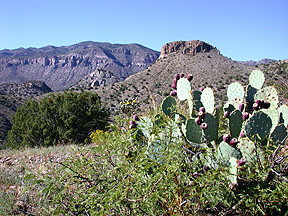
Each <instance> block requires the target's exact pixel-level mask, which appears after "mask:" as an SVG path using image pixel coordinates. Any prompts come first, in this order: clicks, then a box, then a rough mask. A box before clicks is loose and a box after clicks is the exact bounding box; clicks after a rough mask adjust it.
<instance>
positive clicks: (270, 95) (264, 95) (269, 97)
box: [254, 86, 279, 109]
mask: <svg viewBox="0 0 288 216" xmlns="http://www.w3.org/2000/svg"><path fill="white" fill-rule="evenodd" d="M254 100H264V101H265V102H269V103H270V108H269V109H271V108H274V109H277V108H278V102H279V100H278V93H277V90H276V89H275V88H274V87H272V86H267V87H265V88H263V89H260V90H259V91H257V93H256V94H255V95H254Z"/></svg>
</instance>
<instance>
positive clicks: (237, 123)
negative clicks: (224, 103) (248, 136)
mask: <svg viewBox="0 0 288 216" xmlns="http://www.w3.org/2000/svg"><path fill="white" fill-rule="evenodd" d="M242 123H243V119H242V113H241V112H240V111H239V110H238V109H237V110H235V111H233V112H232V113H231V114H230V118H229V130H230V134H231V137H238V136H239V134H240V132H241V129H242Z"/></svg>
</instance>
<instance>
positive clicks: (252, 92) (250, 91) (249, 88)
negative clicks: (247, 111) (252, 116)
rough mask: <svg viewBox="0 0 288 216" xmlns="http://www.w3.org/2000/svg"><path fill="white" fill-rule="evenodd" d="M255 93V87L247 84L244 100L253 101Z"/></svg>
mask: <svg viewBox="0 0 288 216" xmlns="http://www.w3.org/2000/svg"><path fill="white" fill-rule="evenodd" d="M256 93H257V89H256V88H254V87H252V86H251V85H248V86H247V88H246V101H247V102H248V103H252V102H253V101H254V95H255V94H256Z"/></svg>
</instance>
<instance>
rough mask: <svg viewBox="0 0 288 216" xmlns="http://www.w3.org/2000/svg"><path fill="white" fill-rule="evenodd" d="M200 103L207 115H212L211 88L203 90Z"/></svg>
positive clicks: (212, 99) (212, 95) (212, 96)
mask: <svg viewBox="0 0 288 216" xmlns="http://www.w3.org/2000/svg"><path fill="white" fill-rule="evenodd" d="M201 102H202V104H203V106H204V107H205V110H206V112H207V113H211V114H212V113H213V112H214V104H215V100H214V93H213V90H212V89H211V88H205V89H204V90H203V92H202V95H201Z"/></svg>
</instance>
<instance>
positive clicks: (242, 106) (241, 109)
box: [238, 103, 244, 112]
mask: <svg viewBox="0 0 288 216" xmlns="http://www.w3.org/2000/svg"><path fill="white" fill-rule="evenodd" d="M238 108H239V110H240V112H242V111H243V110H244V104H243V103H241V104H239V106H238Z"/></svg>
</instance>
